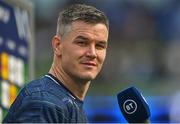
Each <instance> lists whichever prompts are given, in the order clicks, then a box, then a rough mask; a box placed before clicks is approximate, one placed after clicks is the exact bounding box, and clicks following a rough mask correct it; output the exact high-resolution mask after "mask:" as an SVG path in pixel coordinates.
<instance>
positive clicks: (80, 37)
mask: <svg viewBox="0 0 180 124" xmlns="http://www.w3.org/2000/svg"><path fill="white" fill-rule="evenodd" d="M76 39H82V40H90V39H89V38H87V37H84V36H78V37H76ZM98 43H101V44H107V42H106V41H98Z"/></svg>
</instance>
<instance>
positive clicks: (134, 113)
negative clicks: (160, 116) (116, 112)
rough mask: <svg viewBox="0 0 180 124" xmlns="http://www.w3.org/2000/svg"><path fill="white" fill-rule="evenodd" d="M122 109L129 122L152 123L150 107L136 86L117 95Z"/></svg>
mask: <svg viewBox="0 0 180 124" xmlns="http://www.w3.org/2000/svg"><path fill="white" fill-rule="evenodd" d="M117 99H118V104H119V107H120V110H121V112H122V114H123V116H124V117H125V119H126V120H127V121H128V122H129V123H150V121H149V117H150V109H149V106H148V104H147V102H146V100H145V99H144V97H143V96H142V94H141V93H140V92H139V91H138V90H137V89H136V88H135V87H130V88H127V89H125V90H123V91H122V92H120V93H118V95H117Z"/></svg>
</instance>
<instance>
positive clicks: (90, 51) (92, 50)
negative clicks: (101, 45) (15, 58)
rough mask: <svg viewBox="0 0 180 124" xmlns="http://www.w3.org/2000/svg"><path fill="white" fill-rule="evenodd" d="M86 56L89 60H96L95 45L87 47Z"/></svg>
mask: <svg viewBox="0 0 180 124" xmlns="http://www.w3.org/2000/svg"><path fill="white" fill-rule="evenodd" d="M86 56H87V57H89V58H96V57H97V51H96V48H95V45H91V46H89V47H88V50H87V52H86Z"/></svg>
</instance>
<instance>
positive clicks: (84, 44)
mask: <svg viewBox="0 0 180 124" xmlns="http://www.w3.org/2000/svg"><path fill="white" fill-rule="evenodd" d="M76 44H77V45H79V46H87V42H86V41H83V40H77V41H76Z"/></svg>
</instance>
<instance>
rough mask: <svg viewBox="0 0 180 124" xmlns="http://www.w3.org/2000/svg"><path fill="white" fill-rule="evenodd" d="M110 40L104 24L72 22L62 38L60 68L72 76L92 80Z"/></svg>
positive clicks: (101, 63) (99, 68) (99, 67)
mask: <svg viewBox="0 0 180 124" xmlns="http://www.w3.org/2000/svg"><path fill="white" fill-rule="evenodd" d="M107 40H108V30H107V28H106V26H105V25H104V24H101V23H99V24H88V23H85V22H82V21H76V22H73V23H72V26H71V30H70V31H69V32H67V33H66V34H65V35H64V36H63V38H61V40H60V50H61V53H60V56H59V61H60V62H59V64H60V66H61V67H60V68H61V69H62V70H61V71H63V72H64V73H66V74H67V75H68V76H70V77H71V78H75V79H78V80H87V81H89V80H92V79H94V78H95V77H96V75H97V74H98V73H99V72H100V70H101V67H102V65H103V62H104V59H105V56H106V49H107Z"/></svg>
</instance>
